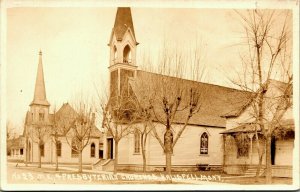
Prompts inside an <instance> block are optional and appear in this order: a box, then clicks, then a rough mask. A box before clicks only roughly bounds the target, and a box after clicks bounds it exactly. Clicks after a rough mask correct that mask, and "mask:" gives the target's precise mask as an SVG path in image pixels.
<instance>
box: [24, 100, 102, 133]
mask: <svg viewBox="0 0 300 192" xmlns="http://www.w3.org/2000/svg"><path fill="white" fill-rule="evenodd" d="M77 116H78V113H77V112H76V111H75V109H74V108H73V107H72V106H71V105H70V104H69V103H64V104H63V105H62V106H61V108H60V109H59V110H58V111H57V112H56V113H55V114H49V116H48V119H49V127H53V126H57V127H58V129H57V131H58V134H59V135H61V136H64V135H66V134H67V133H68V132H69V131H70V128H71V127H70V126H69V125H70V124H71V123H72V122H73V121H74V120H75V119H76V117H77ZM25 124H26V125H30V124H32V116H31V115H30V112H29V111H28V112H27V114H26V121H25ZM54 124H55V125H54ZM23 135H24V133H23ZM91 136H92V137H101V136H102V133H101V132H100V130H99V129H98V128H97V127H96V126H93V128H92V130H91Z"/></svg>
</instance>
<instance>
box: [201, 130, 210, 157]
mask: <svg viewBox="0 0 300 192" xmlns="http://www.w3.org/2000/svg"><path fill="white" fill-rule="evenodd" d="M200 154H208V135H207V133H203V134H202V135H201V137H200Z"/></svg>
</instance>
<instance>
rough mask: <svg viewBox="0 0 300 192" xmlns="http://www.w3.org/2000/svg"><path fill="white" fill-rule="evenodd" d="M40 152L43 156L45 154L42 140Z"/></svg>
mask: <svg viewBox="0 0 300 192" xmlns="http://www.w3.org/2000/svg"><path fill="white" fill-rule="evenodd" d="M40 153H41V156H42V157H44V155H45V145H44V143H43V142H42V143H41V144H40Z"/></svg>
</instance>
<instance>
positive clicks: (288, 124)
mask: <svg viewBox="0 0 300 192" xmlns="http://www.w3.org/2000/svg"><path fill="white" fill-rule="evenodd" d="M256 126H257V124H256V123H243V124H241V125H239V126H237V127H235V128H232V129H228V130H226V131H223V132H221V134H233V133H251V132H252V133H253V132H255V127H256ZM277 128H284V129H286V130H293V131H294V130H295V124H294V120H293V119H282V120H281V121H280V122H279V125H278V127H277ZM257 131H258V132H259V131H260V128H258V129H257Z"/></svg>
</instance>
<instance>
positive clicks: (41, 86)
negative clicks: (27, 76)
mask: <svg viewBox="0 0 300 192" xmlns="http://www.w3.org/2000/svg"><path fill="white" fill-rule="evenodd" d="M30 105H45V106H49V105H50V104H49V102H48V101H47V98H46V88H45V81H44V71H43V62H42V51H40V52H39V63H38V68H37V74H36V80H35V89H34V97H33V101H32V102H31V104H30Z"/></svg>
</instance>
